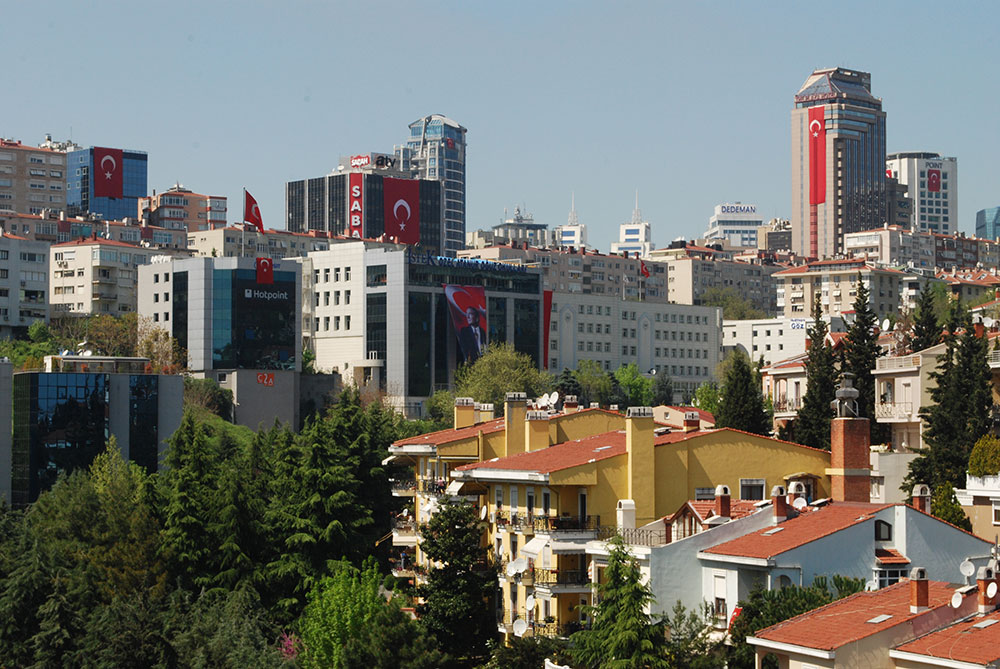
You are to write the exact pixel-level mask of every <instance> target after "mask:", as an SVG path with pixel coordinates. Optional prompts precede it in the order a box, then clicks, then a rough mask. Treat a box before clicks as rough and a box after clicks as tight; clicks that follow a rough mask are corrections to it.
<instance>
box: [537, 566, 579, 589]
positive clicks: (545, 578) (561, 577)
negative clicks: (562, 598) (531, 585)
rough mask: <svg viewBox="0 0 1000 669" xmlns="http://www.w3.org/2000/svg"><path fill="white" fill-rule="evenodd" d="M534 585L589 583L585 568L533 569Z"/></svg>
mask: <svg viewBox="0 0 1000 669" xmlns="http://www.w3.org/2000/svg"><path fill="white" fill-rule="evenodd" d="M534 579H535V585H590V574H588V573H587V570H586V569H538V568H536V569H535V573H534Z"/></svg>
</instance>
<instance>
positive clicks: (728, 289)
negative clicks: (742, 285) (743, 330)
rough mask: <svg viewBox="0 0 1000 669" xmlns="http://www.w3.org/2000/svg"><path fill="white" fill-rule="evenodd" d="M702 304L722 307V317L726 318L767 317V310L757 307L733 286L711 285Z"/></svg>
mask: <svg viewBox="0 0 1000 669" xmlns="http://www.w3.org/2000/svg"><path fill="white" fill-rule="evenodd" d="M701 304H702V305H703V306H706V307H722V317H723V318H724V319H726V320H737V321H745V320H751V319H754V318H767V313H766V312H765V311H763V310H761V309H758V308H757V307H755V306H754V305H753V303H752V302H750V300H748V299H746V298H745V297H743V296H742V295H740V294H739V293H738V292H737V291H736V289H735V288H733V287H732V286H712V287H710V288H709V289H707V290H706V291H705V292H703V293H702V295H701Z"/></svg>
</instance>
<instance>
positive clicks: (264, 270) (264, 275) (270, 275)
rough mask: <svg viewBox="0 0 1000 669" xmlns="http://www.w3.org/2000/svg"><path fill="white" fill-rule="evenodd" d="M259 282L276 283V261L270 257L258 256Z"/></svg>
mask: <svg viewBox="0 0 1000 669" xmlns="http://www.w3.org/2000/svg"><path fill="white" fill-rule="evenodd" d="M257 283H266V284H273V283H274V261H273V260H271V259H270V258H257Z"/></svg>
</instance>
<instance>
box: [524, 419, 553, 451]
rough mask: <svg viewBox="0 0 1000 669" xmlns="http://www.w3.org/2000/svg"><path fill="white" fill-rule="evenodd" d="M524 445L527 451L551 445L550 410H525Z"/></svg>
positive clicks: (538, 449)
mask: <svg viewBox="0 0 1000 669" xmlns="http://www.w3.org/2000/svg"><path fill="white" fill-rule="evenodd" d="M524 445H525V450H527V451H540V450H542V449H543V448H548V447H549V412H548V411H528V412H525V415H524Z"/></svg>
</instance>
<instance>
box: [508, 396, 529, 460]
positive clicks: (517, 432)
mask: <svg viewBox="0 0 1000 669" xmlns="http://www.w3.org/2000/svg"><path fill="white" fill-rule="evenodd" d="M527 404H528V396H527V395H526V394H524V393H507V394H506V395H505V396H504V400H503V414H504V455H514V454H516V453H524V412H525V411H526V409H527Z"/></svg>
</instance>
